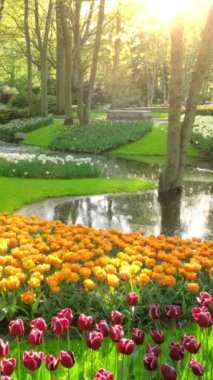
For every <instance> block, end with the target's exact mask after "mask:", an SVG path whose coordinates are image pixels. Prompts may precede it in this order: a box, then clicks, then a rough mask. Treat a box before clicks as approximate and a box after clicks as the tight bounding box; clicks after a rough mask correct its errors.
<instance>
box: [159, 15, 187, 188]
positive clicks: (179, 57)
mask: <svg viewBox="0 0 213 380" xmlns="http://www.w3.org/2000/svg"><path fill="white" fill-rule="evenodd" d="M182 89H183V23H182V21H181V20H180V18H176V19H175V20H174V22H173V25H172V30H171V83H170V96H169V98H170V99H169V100H170V107H169V125H168V139H167V157H166V164H165V169H164V172H163V173H162V176H161V178H160V188H159V190H160V191H164V190H173V189H177V188H178V189H179V187H180V183H179V182H178V170H179V157H180V132H181V122H180V116H181V106H182Z"/></svg>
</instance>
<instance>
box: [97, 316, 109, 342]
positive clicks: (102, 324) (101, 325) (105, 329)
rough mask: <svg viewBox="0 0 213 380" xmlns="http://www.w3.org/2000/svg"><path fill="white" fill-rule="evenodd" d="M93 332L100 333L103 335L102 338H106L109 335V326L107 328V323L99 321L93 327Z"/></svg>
mask: <svg viewBox="0 0 213 380" xmlns="http://www.w3.org/2000/svg"><path fill="white" fill-rule="evenodd" d="M95 330H96V331H99V332H101V333H102V334H103V336H104V338H106V337H107V336H108V335H109V333H110V329H109V326H108V324H107V322H106V321H105V320H101V321H100V322H99V323H98V324H97V325H96V326H95Z"/></svg>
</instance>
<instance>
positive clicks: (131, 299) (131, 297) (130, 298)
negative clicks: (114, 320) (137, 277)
mask: <svg viewBox="0 0 213 380" xmlns="http://www.w3.org/2000/svg"><path fill="white" fill-rule="evenodd" d="M138 300H139V297H138V295H137V294H136V293H129V294H128V295H127V297H126V302H127V303H128V305H130V306H136V305H137V303H138ZM118 323H119V322H118Z"/></svg>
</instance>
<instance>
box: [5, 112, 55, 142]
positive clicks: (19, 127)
mask: <svg viewBox="0 0 213 380" xmlns="http://www.w3.org/2000/svg"><path fill="white" fill-rule="evenodd" d="M51 123H52V118H50V117H34V118H29V119H17V120H12V121H10V122H9V123H7V124H2V125H0V139H2V140H5V141H13V140H14V136H15V134H16V133H17V132H30V131H33V130H35V129H38V128H40V127H41V126H45V125H49V124H51Z"/></svg>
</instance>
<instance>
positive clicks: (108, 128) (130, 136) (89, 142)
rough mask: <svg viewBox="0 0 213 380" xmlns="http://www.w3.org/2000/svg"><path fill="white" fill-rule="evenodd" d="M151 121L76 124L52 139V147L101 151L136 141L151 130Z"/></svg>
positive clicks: (66, 149) (92, 151)
mask: <svg viewBox="0 0 213 380" xmlns="http://www.w3.org/2000/svg"><path fill="white" fill-rule="evenodd" d="M151 128H152V123H151V122H149V121H148V122H141V121H136V122H135V121H115V122H112V121H98V122H92V123H91V124H90V125H88V126H86V127H78V126H74V127H73V128H72V129H71V130H67V131H62V132H59V133H58V134H57V135H55V137H54V138H53V140H52V143H51V148H52V149H57V150H62V151H70V152H88V153H100V152H104V151H107V150H109V149H112V148H116V147H118V146H120V145H124V144H127V143H128V142H131V141H135V140H137V139H139V138H140V137H142V136H144V135H146V134H147V133H148V132H150V131H151Z"/></svg>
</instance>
